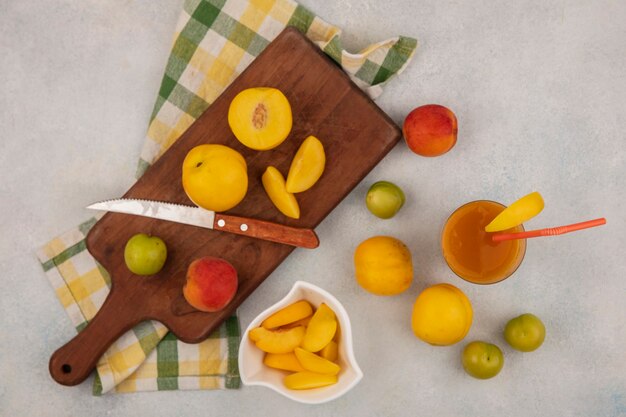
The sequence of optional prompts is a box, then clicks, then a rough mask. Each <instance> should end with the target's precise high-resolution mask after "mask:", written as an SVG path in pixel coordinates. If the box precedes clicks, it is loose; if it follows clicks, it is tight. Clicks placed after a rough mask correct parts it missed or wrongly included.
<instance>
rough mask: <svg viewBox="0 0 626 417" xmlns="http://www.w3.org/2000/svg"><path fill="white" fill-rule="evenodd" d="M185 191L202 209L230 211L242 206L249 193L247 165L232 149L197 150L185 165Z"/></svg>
mask: <svg viewBox="0 0 626 417" xmlns="http://www.w3.org/2000/svg"><path fill="white" fill-rule="evenodd" d="M183 188H184V189H185V192H186V193H187V195H188V196H189V198H190V199H191V200H192V201H193V202H194V203H195V204H197V205H198V206H200V207H203V208H205V209H207V210H212V211H226V210H229V209H231V208H233V207H235V206H236V205H237V204H239V202H241V200H243V198H244V197H245V195H246V193H247V191H248V169H247V165H246V161H245V159H243V156H241V154H240V153H239V152H237V151H236V150H234V149H232V148H229V147H228V146H224V145H215V144H210V145H209V144H207V145H199V146H196V147H195V148H193V149H192V150H190V151H189V153H188V154H187V156H186V157H185V160H184V161H183Z"/></svg>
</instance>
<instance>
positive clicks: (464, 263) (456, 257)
mask: <svg viewBox="0 0 626 417" xmlns="http://www.w3.org/2000/svg"><path fill="white" fill-rule="evenodd" d="M505 208H506V206H504V205H502V204H500V203H496V202H495V201H489V200H477V201H472V202H470V203H467V204H464V205H462V206H461V207H459V208H458V209H456V210H455V211H454V213H452V214H451V215H450V217H449V218H448V220H447V221H446V224H445V226H444V228H443V232H442V234H441V249H442V251H443V257H444V258H445V260H446V263H447V264H448V266H449V267H450V269H452V271H453V272H454V273H455V274H456V275H458V276H459V277H461V278H462V279H464V280H466V281H469V282H471V283H474V284H495V283H496V282H500V281H502V280H505V279H506V278H508V277H510V276H511V275H513V273H514V272H515V271H516V270H517V268H518V267H519V266H520V264H521V263H522V260H523V259H524V254H525V253H526V239H517V240H505V241H502V242H494V241H492V240H491V235H492V233H488V232H485V226H487V225H488V224H489V223H491V221H492V220H493V219H494V218H495V217H496V216H497V215H498V214H500V212H501V211H503V210H504V209H505ZM523 231H524V227H523V226H522V225H520V226H517V227H514V228H511V229H508V230H506V232H507V233H512V232H523Z"/></svg>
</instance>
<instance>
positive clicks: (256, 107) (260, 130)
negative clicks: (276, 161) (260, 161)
mask: <svg viewBox="0 0 626 417" xmlns="http://www.w3.org/2000/svg"><path fill="white" fill-rule="evenodd" d="M292 123H293V121H292V116H291V105H290V104H289V100H287V97H285V95H284V94H283V93H282V92H281V91H280V90H278V89H276V88H269V87H257V88H248V89H246V90H243V91H241V92H240V93H239V94H237V95H236V96H235V98H234V99H233V101H232V102H231V103H230V107H229V109H228V124H229V125H230V128H231V130H232V131H233V134H234V135H235V137H236V138H237V139H238V140H239V142H241V143H243V144H244V145H246V146H247V147H249V148H252V149H255V150H258V151H264V150H267V149H272V148H275V147H276V146H278V145H280V144H281V143H282V142H283V141H284V140H285V139H286V138H287V136H288V135H289V132H291V125H292Z"/></svg>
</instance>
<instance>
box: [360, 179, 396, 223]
mask: <svg viewBox="0 0 626 417" xmlns="http://www.w3.org/2000/svg"><path fill="white" fill-rule="evenodd" d="M365 204H366V205H367V208H368V210H369V211H371V212H372V214H373V215H374V216H376V217H380V218H381V219H390V218H392V217H393V216H395V215H396V213H397V212H398V211H399V210H400V209H401V208H402V206H403V205H404V193H403V192H402V189H400V187H398V186H397V185H395V184H393V183H391V182H389V181H378V182H375V183H374V184H372V186H371V187H370V189H369V190H368V191H367V196H366V197H365Z"/></svg>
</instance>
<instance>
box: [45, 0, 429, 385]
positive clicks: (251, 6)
mask: <svg viewBox="0 0 626 417" xmlns="http://www.w3.org/2000/svg"><path fill="white" fill-rule="evenodd" d="M287 26H293V27H296V28H298V29H299V30H300V31H301V32H302V33H304V34H305V35H306V36H307V37H308V38H309V39H311V40H312V41H313V42H315V43H316V44H317V45H318V46H319V47H320V48H321V49H322V50H323V51H324V52H325V53H326V54H328V56H330V57H331V58H332V59H333V60H335V61H336V62H337V63H338V64H339V65H341V67H342V68H343V69H344V70H345V71H346V73H347V74H348V75H349V76H350V77H351V78H352V80H353V81H354V82H355V83H356V84H357V85H358V86H359V87H361V88H362V89H363V90H364V91H366V92H367V93H368V94H369V95H370V96H371V97H373V98H375V97H377V96H378V95H379V94H380V93H381V92H382V86H383V85H384V84H385V83H386V82H387V81H388V80H389V79H390V78H392V77H393V76H394V75H396V74H398V73H400V72H401V71H402V70H403V69H404V68H405V67H406V65H407V64H408V63H409V61H410V60H411V57H412V56H413V53H414V51H415V48H416V46H417V41H416V40H415V39H412V38H407V37H401V36H400V37H396V38H392V39H389V40H387V41H383V42H380V43H377V44H374V45H371V46H369V47H367V48H366V49H364V50H362V51H361V52H359V53H356V54H351V53H348V52H346V51H345V50H344V49H343V48H342V46H341V42H340V34H341V31H340V30H339V29H338V28H337V27H335V26H332V25H330V24H328V23H326V22H324V21H323V20H321V19H320V18H319V17H317V16H315V15H314V14H313V13H311V12H310V11H308V10H307V9H305V8H304V7H302V6H300V5H298V4H297V3H295V2H294V1H291V0H186V1H185V3H184V6H183V11H182V13H181V16H180V18H179V20H178V23H177V26H176V30H175V36H174V42H173V47H172V52H171V54H170V57H169V60H168V62H167V67H166V69H165V75H164V77H163V81H162V83H161V88H160V89H159V95H158V98H157V101H156V104H155V106H154V111H153V113H152V116H151V119H150V125H149V128H148V133H147V138H146V141H145V145H144V147H143V150H142V152H141V158H140V162H139V167H138V171H137V176H141V175H142V174H143V172H145V170H146V169H147V168H148V167H149V166H150V165H151V164H152V163H154V162H155V161H156V160H157V159H158V158H159V156H161V155H162V154H163V152H165V151H166V150H167V149H168V148H169V146H170V145H171V144H172V143H174V142H175V141H176V139H178V138H179V137H180V136H181V134H182V133H183V132H184V131H185V130H186V129H187V128H188V127H189V126H190V125H191V124H192V123H193V122H194V121H195V120H196V119H197V118H198V117H199V116H200V115H201V114H202V113H203V112H204V111H205V110H206V109H207V107H208V106H209V105H210V104H211V103H212V102H213V101H214V100H215V99H216V98H217V97H218V96H219V95H220V94H221V93H222V92H223V91H224V90H225V89H226V87H227V86H228V85H229V84H230V83H231V82H232V81H233V80H234V79H235V78H236V77H237V76H238V75H239V74H240V73H241V72H242V71H243V70H244V69H245V68H246V67H247V66H248V65H249V64H250V63H251V62H252V61H253V60H254V58H255V57H256V56H257V55H258V54H259V53H261V51H263V49H264V48H265V47H266V46H267V45H268V44H269V43H270V42H271V41H272V40H273V39H274V38H275V37H276V36H277V35H278V34H279V33H280V32H281V31H282V30H283V29H284V28H285V27H287ZM96 220H97V218H93V219H90V220H89V221H87V222H85V223H83V224H81V225H80V226H78V227H77V228H76V229H74V230H71V231H69V232H67V233H65V234H63V235H62V236H59V237H57V238H56V239H53V240H52V241H50V242H49V243H48V244H46V245H45V246H43V247H42V248H41V249H39V251H38V257H39V259H40V261H41V264H42V266H43V268H44V271H45V272H46V275H47V276H48V278H49V280H50V282H51V284H52V286H53V288H54V290H55V292H56V295H57V297H58V298H59V300H60V301H61V303H62V304H63V306H64V307H65V309H66V311H67V313H68V315H69V316H70V319H71V321H72V323H73V324H74V326H75V327H76V329H77V331H80V330H82V329H83V328H84V327H85V326H86V324H87V322H88V321H89V320H90V319H91V318H93V316H94V315H95V314H96V313H97V311H98V309H99V308H100V307H101V306H102V303H103V302H104V300H105V298H106V297H107V295H108V293H109V289H110V279H109V277H108V274H107V272H106V271H105V270H104V269H103V268H102V267H101V266H100V265H98V264H97V262H96V261H95V260H94V258H93V257H92V256H91V255H90V254H89V252H88V251H87V250H86V248H85V236H86V234H87V233H88V231H89V229H90V228H91V227H92V226H93V225H94V224H95V222H96ZM239 339H240V329H239V323H238V320H237V317H231V318H229V319H228V320H227V321H226V322H225V323H224V324H223V325H222V326H221V327H220V328H219V329H218V330H216V331H215V332H214V333H213V334H212V335H211V336H210V337H209V338H208V339H207V340H205V341H203V342H201V343H198V344H193V345H191V344H185V343H182V342H181V341H179V340H177V339H176V337H174V336H173V335H172V334H170V333H168V331H167V329H166V328H165V326H163V325H162V324H161V323H159V322H156V321H146V322H143V323H141V324H139V325H137V326H135V328H133V329H132V330H130V331H128V332H127V333H125V334H124V335H122V337H120V339H119V340H117V341H116V342H115V343H114V344H113V345H112V346H111V347H110V348H109V349H108V350H107V352H106V353H105V354H104V355H103V357H102V358H101V359H100V361H99V362H98V365H97V369H96V370H97V375H96V378H95V380H94V394H96V395H99V394H102V393H106V392H136V391H154V390H174V389H219V388H238V387H239V386H240V384H241V381H240V379H239V371H238V369H237V354H238V352H237V349H238V345H239Z"/></svg>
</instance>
